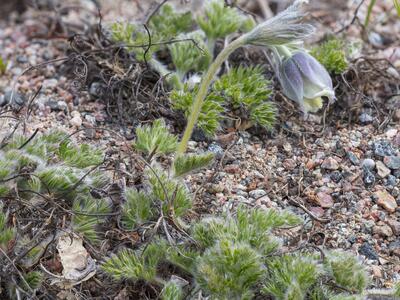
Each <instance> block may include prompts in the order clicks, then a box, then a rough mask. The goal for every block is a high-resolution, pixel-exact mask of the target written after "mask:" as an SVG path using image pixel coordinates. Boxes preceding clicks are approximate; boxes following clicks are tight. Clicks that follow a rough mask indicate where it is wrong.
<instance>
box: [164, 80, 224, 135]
mask: <svg viewBox="0 0 400 300" xmlns="http://www.w3.org/2000/svg"><path fill="white" fill-rule="evenodd" d="M197 91H198V87H197V86H196V87H195V88H194V89H193V90H190V89H189V87H188V86H187V85H185V88H184V90H173V91H172V92H171V95H170V97H171V101H172V104H173V107H174V109H176V110H180V111H183V112H184V114H185V116H186V117H189V115H190V113H191V109H192V105H193V100H194V97H195V95H196V93H197ZM223 102H224V98H223V97H221V96H219V95H217V94H216V93H212V92H211V93H210V94H208V96H207V98H206V99H205V100H204V103H203V106H202V107H201V112H200V115H199V119H198V122H197V127H198V128H200V129H202V130H203V132H204V133H205V134H206V135H208V136H212V135H214V133H215V132H216V131H217V129H218V128H219V127H220V124H219V122H220V121H221V120H222V113H223V112H224V111H225V109H224V107H223Z"/></svg>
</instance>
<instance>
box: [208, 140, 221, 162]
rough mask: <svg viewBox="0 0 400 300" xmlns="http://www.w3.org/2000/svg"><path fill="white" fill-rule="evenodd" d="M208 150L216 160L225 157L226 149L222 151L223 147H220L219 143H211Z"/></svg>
mask: <svg viewBox="0 0 400 300" xmlns="http://www.w3.org/2000/svg"><path fill="white" fill-rule="evenodd" d="M207 150H208V151H209V152H211V153H214V154H215V158H217V159H221V158H222V156H223V155H224V149H222V147H221V146H220V145H218V144H217V143H211V144H210V145H209V146H208V148H207Z"/></svg>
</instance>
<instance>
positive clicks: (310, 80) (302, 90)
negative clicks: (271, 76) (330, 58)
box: [277, 51, 335, 113]
mask: <svg viewBox="0 0 400 300" xmlns="http://www.w3.org/2000/svg"><path fill="white" fill-rule="evenodd" d="M277 75H278V79H279V82H280V83H281V85H282V90H283V93H284V94H285V95H286V96H287V97H288V98H289V99H291V100H293V101H296V102H297V103H298V104H299V105H300V108H301V110H302V111H303V112H304V113H307V112H316V111H318V110H319V109H320V108H322V105H323V102H322V97H324V96H325V97H328V98H329V100H335V91H334V90H333V86H332V79H331V77H330V76H329V74H328V72H327V71H326V70H325V68H324V67H323V66H322V65H321V64H320V63H319V62H318V61H317V60H316V59H315V58H314V57H312V56H311V55H309V54H308V53H306V52H304V51H296V52H295V53H294V54H293V55H292V56H291V57H288V58H285V59H284V60H281V61H280V64H279V68H278V70H277Z"/></svg>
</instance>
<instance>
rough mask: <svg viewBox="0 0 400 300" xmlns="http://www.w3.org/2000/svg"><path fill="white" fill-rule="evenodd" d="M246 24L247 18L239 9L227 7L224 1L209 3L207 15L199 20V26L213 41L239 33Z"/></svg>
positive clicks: (206, 9)
mask: <svg viewBox="0 0 400 300" xmlns="http://www.w3.org/2000/svg"><path fill="white" fill-rule="evenodd" d="M245 22H246V18H245V17H244V16H243V15H242V14H240V13H239V11H238V10H237V9H235V8H232V7H228V6H226V5H225V3H224V1H222V0H212V1H209V2H208V3H207V4H206V7H205V15H204V16H199V17H198V18H197V23H198V25H199V26H200V28H201V29H202V30H203V31H204V33H205V34H206V36H207V38H208V39H209V40H211V41H215V40H216V39H218V38H224V37H226V36H228V35H229V34H232V33H234V32H237V31H238V30H239V29H240V28H241V27H242V25H243V24H244V23H245Z"/></svg>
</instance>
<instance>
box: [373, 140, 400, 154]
mask: <svg viewBox="0 0 400 300" xmlns="http://www.w3.org/2000/svg"><path fill="white" fill-rule="evenodd" d="M372 148H373V150H374V154H375V155H376V156H380V157H385V156H392V155H396V152H395V151H394V150H393V147H392V145H391V143H390V142H389V141H388V140H379V141H376V142H374V143H373V144H372Z"/></svg>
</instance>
